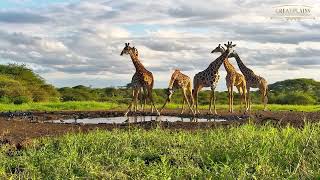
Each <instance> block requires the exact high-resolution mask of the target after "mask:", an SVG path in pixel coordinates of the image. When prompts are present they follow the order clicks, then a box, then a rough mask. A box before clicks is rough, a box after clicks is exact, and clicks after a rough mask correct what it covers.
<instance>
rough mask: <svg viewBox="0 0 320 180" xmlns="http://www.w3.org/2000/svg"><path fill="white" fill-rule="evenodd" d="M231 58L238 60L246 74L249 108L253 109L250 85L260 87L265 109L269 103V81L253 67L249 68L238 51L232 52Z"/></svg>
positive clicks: (241, 69) (240, 67)
mask: <svg viewBox="0 0 320 180" xmlns="http://www.w3.org/2000/svg"><path fill="white" fill-rule="evenodd" d="M229 57H230V58H232V57H233V58H235V59H236V61H237V64H238V66H239V69H240V71H241V72H242V74H243V75H244V77H245V79H246V86H247V106H246V107H247V109H246V111H248V110H251V99H250V87H252V88H259V90H260V92H261V101H262V103H263V105H264V110H266V108H267V103H268V97H267V96H268V83H267V81H266V80H265V79H264V78H263V77H261V76H258V75H256V74H255V73H254V72H253V71H252V70H251V69H249V68H248V67H247V66H245V65H244V64H243V62H242V60H241V59H240V57H239V55H238V53H236V52H235V51H234V52H232V53H230V55H229Z"/></svg>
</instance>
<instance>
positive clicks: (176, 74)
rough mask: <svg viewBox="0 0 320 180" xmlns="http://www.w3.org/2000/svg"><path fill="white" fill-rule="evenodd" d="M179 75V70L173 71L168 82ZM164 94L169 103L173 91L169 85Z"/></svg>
mask: <svg viewBox="0 0 320 180" xmlns="http://www.w3.org/2000/svg"><path fill="white" fill-rule="evenodd" d="M179 73H180V70H179V69H175V70H174V72H173V73H172V76H171V80H170V82H172V81H174V80H175V79H176V77H177V76H178V74H179ZM166 93H167V96H168V101H169V102H170V101H171V97H172V94H173V93H174V90H173V88H172V86H170V85H169V88H168V89H167V92H166Z"/></svg>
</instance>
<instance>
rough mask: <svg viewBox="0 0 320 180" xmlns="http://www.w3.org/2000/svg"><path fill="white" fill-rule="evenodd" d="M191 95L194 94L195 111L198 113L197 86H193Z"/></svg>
mask: <svg viewBox="0 0 320 180" xmlns="http://www.w3.org/2000/svg"><path fill="white" fill-rule="evenodd" d="M193 94H194V95H193V96H194V101H195V106H196V107H195V113H199V114H200V111H199V109H198V103H199V102H198V96H199V88H195V89H194V90H193Z"/></svg>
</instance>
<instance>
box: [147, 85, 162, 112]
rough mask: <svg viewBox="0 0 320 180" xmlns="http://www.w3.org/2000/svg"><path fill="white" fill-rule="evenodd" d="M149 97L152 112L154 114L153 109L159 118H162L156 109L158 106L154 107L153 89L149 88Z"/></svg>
mask: <svg viewBox="0 0 320 180" xmlns="http://www.w3.org/2000/svg"><path fill="white" fill-rule="evenodd" d="M148 97H149V100H150V101H151V107H152V109H151V111H152V112H153V108H154V109H155V110H156V112H157V114H158V116H160V113H159V111H158V109H157V108H156V106H155V105H154V102H153V98H152V88H150V87H149V88H148Z"/></svg>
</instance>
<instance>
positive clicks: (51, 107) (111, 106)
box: [0, 101, 320, 112]
mask: <svg viewBox="0 0 320 180" xmlns="http://www.w3.org/2000/svg"><path fill="white" fill-rule="evenodd" d="M160 106H161V105H158V107H160ZM126 108H127V105H126V104H116V103H109V102H94V101H82V102H45V103H26V104H22V105H14V104H0V111H29V110H31V111H61V110H125V109H126ZM166 108H169V109H176V108H181V105H180V104H172V103H169V104H167V106H166ZM235 108H236V109H239V106H235ZM200 109H208V106H207V105H202V106H200ZM217 109H218V111H219V110H227V109H228V105H217ZM252 109H253V110H262V109H263V106H262V105H253V107H252ZM268 109H269V110H272V111H289V110H292V111H305V112H313V111H320V105H278V104H269V105H268Z"/></svg>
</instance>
